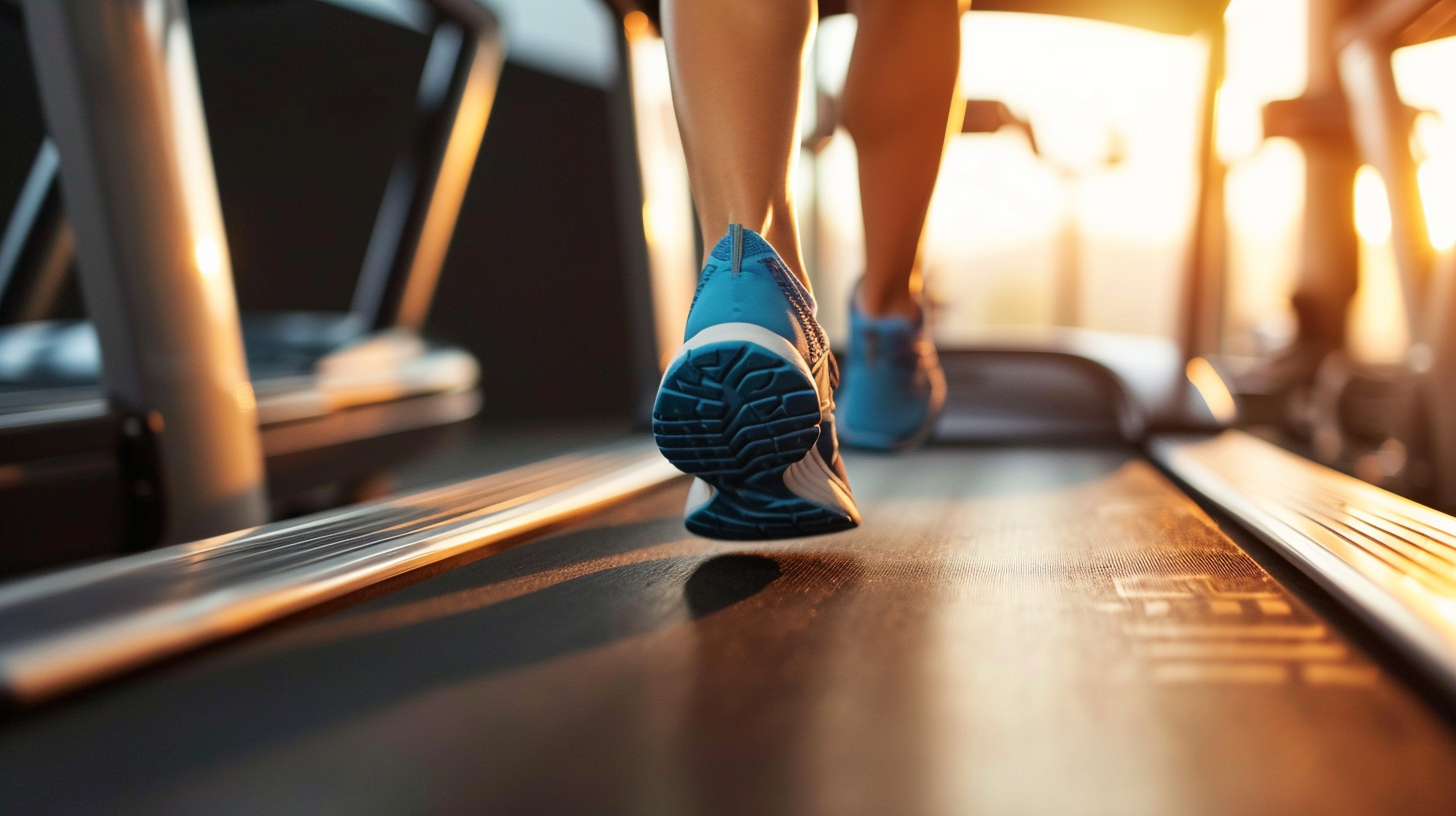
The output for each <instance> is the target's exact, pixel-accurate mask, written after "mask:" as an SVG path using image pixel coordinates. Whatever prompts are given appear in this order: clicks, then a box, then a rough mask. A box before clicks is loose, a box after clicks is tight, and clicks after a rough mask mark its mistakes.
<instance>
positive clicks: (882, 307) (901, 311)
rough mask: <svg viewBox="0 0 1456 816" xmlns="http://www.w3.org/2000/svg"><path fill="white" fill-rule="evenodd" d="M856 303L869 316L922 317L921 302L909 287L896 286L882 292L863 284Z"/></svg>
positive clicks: (912, 318)
mask: <svg viewBox="0 0 1456 816" xmlns="http://www.w3.org/2000/svg"><path fill="white" fill-rule="evenodd" d="M855 305H857V306H858V307H859V310H860V312H861V313H863V314H864V315H866V316H867V317H903V318H907V319H909V320H918V319H920V304H919V303H918V302H917V301H916V300H915V297H914V295H911V294H910V291H909V290H908V289H902V288H895V289H892V290H890V291H887V292H881V291H876V290H873V289H871V288H870V287H868V286H864V285H861V286H860V287H859V290H858V293H857V294H856V295H855Z"/></svg>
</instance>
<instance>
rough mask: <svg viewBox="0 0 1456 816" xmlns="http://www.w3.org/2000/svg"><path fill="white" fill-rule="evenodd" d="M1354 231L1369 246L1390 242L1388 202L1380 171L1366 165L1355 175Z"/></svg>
mask: <svg viewBox="0 0 1456 816" xmlns="http://www.w3.org/2000/svg"><path fill="white" fill-rule="evenodd" d="M1355 231H1356V232H1358V233H1360V237H1361V238H1362V239H1364V240H1365V242H1366V243H1370V244H1383V243H1385V242H1386V241H1388V240H1390V201H1389V199H1387V198H1386V196H1385V181H1384V180H1383V179H1382V178H1381V177H1380V171H1378V170H1376V169H1375V168H1374V167H1371V166H1370V165H1368V164H1365V165H1361V166H1360V170H1359V172H1357V173H1356V174H1355Z"/></svg>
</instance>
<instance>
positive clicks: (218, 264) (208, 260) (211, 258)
mask: <svg viewBox="0 0 1456 816" xmlns="http://www.w3.org/2000/svg"><path fill="white" fill-rule="evenodd" d="M192 259H193V260H194V261H196V262H197V271H199V272H201V273H202V275H203V277H207V278H210V277H213V276H214V275H216V274H217V273H218V272H221V271H222V247H220V246H218V245H217V241H215V240H213V239H212V238H199V239H198V240H197V243H196V244H193V246H192Z"/></svg>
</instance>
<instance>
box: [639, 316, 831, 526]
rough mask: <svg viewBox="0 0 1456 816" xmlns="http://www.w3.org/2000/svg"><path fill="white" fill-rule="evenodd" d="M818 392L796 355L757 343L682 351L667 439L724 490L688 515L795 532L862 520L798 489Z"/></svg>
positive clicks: (665, 396)
mask: <svg viewBox="0 0 1456 816" xmlns="http://www.w3.org/2000/svg"><path fill="white" fill-rule="evenodd" d="M819 423H820V412H819V395H818V393H817V392H816V391H815V388H814V382H813V380H811V379H809V377H807V376H806V375H805V373H804V371H802V370H801V369H800V368H799V367H798V366H796V365H794V363H793V362H791V361H789V360H786V359H784V358H783V357H781V356H779V355H778V354H775V353H774V352H772V351H770V350H768V349H766V348H764V347H762V346H760V345H758V344H756V343H752V342H746V341H725V342H718V343H709V344H707V345H704V346H700V347H698V348H694V349H690V350H688V351H686V352H684V353H683V354H682V356H681V357H679V358H678V359H677V360H676V361H674V363H673V364H672V366H671V367H670V368H669V370H668V372H667V374H666V376H664V377H663V381H662V387H661V388H660V389H659V391H658V395H657V401H656V403H655V404H654V406H653V411H652V430H653V434H654V435H655V436H656V437H657V445H658V448H659V449H660V450H661V451H662V454H663V456H665V457H666V458H667V460H668V461H669V462H671V463H672V464H673V465H674V466H675V467H677V469H678V470H681V471H683V472H684V473H688V474H691V475H693V476H697V477H698V478H700V479H702V480H703V481H705V482H707V483H708V484H709V485H711V486H712V487H713V488H714V490H715V493H714V495H713V496H712V498H711V499H709V500H708V501H707V502H706V503H705V504H703V505H702V506H701V507H698V508H697V509H696V510H694V511H693V512H691V513H689V515H688V517H687V518H686V520H685V524H686V526H687V528H688V530H690V531H691V532H693V533H696V534H698V535H703V536H708V537H711V538H725V539H738V540H749V539H764V538H787V537H793V536H802V535H817V534H820V533H829V532H836V531H839V530H845V529H849V528H851V527H854V526H856V521H855V520H854V519H852V518H849V517H848V516H847V515H845V514H844V513H842V512H839V511H836V510H834V509H832V508H828V507H824V506H822V505H819V504H816V503H814V502H811V501H808V500H806V499H803V498H801V497H800V496H798V495H795V494H794V493H793V492H792V491H791V490H789V488H788V487H787V486H786V485H785V484H784V471H786V470H788V469H789V468H790V467H791V466H792V465H794V464H795V463H796V462H799V461H800V460H802V459H803V458H804V457H805V456H807V455H808V454H809V451H810V450H811V449H812V448H813V447H814V444H815V442H817V441H818V439H819Z"/></svg>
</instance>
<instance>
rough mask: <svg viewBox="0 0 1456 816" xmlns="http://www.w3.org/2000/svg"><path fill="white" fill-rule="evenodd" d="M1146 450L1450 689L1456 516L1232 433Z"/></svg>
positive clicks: (1455, 656) (1165, 442)
mask: <svg viewBox="0 0 1456 816" xmlns="http://www.w3.org/2000/svg"><path fill="white" fill-rule="evenodd" d="M1152 448H1153V455H1154V457H1155V458H1156V459H1157V460H1158V461H1159V462H1161V463H1162V464H1163V465H1164V466H1166V467H1167V468H1168V469H1169V470H1171V471H1172V472H1173V473H1174V474H1176V475H1177V476H1178V477H1179V478H1181V479H1183V480H1184V481H1185V482H1187V483H1188V484H1189V485H1191V486H1192V487H1193V488H1194V489H1195V490H1196V491H1198V492H1199V493H1202V494H1203V495H1204V496H1207V497H1208V498H1209V499H1211V500H1212V501H1213V502H1215V503H1216V504H1218V505H1219V506H1221V507H1222V508H1224V509H1225V510H1227V511H1228V512H1229V513H1231V514H1233V515H1234V516H1235V517H1236V518H1238V520H1239V521H1241V522H1242V523H1244V524H1245V525H1246V526H1248V527H1249V528H1250V529H1251V530H1252V531H1254V532H1255V533H1257V534H1258V535H1259V537H1260V538H1262V539H1263V540H1264V541H1266V542H1267V543H1268V544H1269V545H1270V546H1272V547H1274V548H1275V549H1276V550H1278V551H1279V552H1280V553H1282V554H1283V555H1285V556H1286V557H1288V558H1289V559H1290V560H1291V561H1292V562H1293V563H1294V564H1295V565H1296V566H1298V567H1299V568H1300V569H1301V570H1303V571H1304V572H1305V573H1307V574H1308V575H1309V576H1310V577H1312V578H1314V579H1315V580H1316V581H1318V582H1320V583H1321V584H1322V585H1323V586H1324V587H1325V588H1326V589H1328V590H1330V591H1331V592H1332V593H1334V594H1335V595H1336V596H1337V597H1339V598H1341V600H1343V601H1344V602H1345V603H1347V604H1348V605H1349V606H1351V607H1352V608H1353V609H1354V610H1355V611H1356V612H1357V613H1359V614H1360V615H1361V616H1362V617H1364V618H1365V619H1366V620H1367V621H1369V622H1370V623H1372V624H1373V625H1375V626H1376V627H1377V628H1379V629H1380V630H1382V631H1383V632H1385V633H1386V634H1387V635H1389V636H1390V637H1392V638H1393V639H1394V640H1395V642H1396V643H1397V644H1398V645H1399V646H1401V647H1402V648H1404V649H1405V650H1406V651H1407V652H1408V653H1409V654H1411V655H1412V656H1413V657H1415V658H1416V659H1417V660H1420V661H1421V662H1422V663H1424V664H1426V665H1427V666H1428V667H1429V668H1431V669H1432V670H1434V671H1435V672H1437V673H1438V674H1439V675H1440V676H1441V678H1442V679H1443V681H1444V682H1445V684H1446V685H1448V686H1449V687H1451V688H1453V689H1456V518H1453V517H1451V516H1448V515H1446V514H1445V513H1440V512H1437V511H1435V510H1432V509H1431V508H1429V507H1426V506H1424V505H1422V504H1418V503H1416V502H1413V501H1411V500H1409V499H1405V498H1402V497H1400V496H1397V495H1395V494H1393V493H1390V492H1388V491H1385V490H1381V489H1380V488H1378V487H1375V486H1374V485H1371V484H1368V483H1366V482H1362V481H1360V480H1359V479H1355V478H1353V477H1350V476H1346V475H1345V474H1343V473H1339V472H1336V471H1334V470H1331V469H1329V468H1327V467H1324V466H1322V465H1318V464H1315V463H1314V462H1311V461H1309V460H1307V459H1305V458H1303V457H1301V456H1297V455H1295V454H1293V453H1290V452H1288V451H1286V450H1283V449H1282V448H1279V447H1277V446H1275V445H1272V444H1270V443H1268V442H1265V441H1263V440H1261V439H1258V438H1256V437H1253V436H1250V435H1248V434H1246V433H1242V432H1239V431H1227V432H1225V433H1224V434H1222V435H1220V436H1218V437H1216V438H1213V439H1204V440H1194V441H1190V440H1187V439H1159V440H1155V441H1154V442H1153V445H1152Z"/></svg>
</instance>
